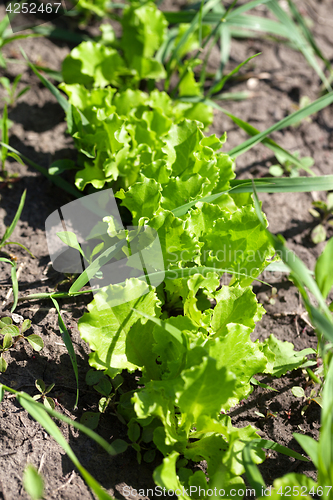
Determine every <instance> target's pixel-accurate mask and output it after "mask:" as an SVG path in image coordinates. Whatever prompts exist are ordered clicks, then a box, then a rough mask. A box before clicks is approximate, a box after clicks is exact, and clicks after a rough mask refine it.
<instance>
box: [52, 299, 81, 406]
mask: <svg viewBox="0 0 333 500" xmlns="http://www.w3.org/2000/svg"><path fill="white" fill-rule="evenodd" d="M51 300H52V302H53V305H54V307H55V308H56V311H57V313H58V325H59V329H60V333H61V336H62V339H63V341H64V342H65V345H66V348H67V352H68V354H69V357H70V360H71V363H72V366H73V370H74V375H75V380H76V400H75V405H74V409H75V408H77V403H78V401H79V372H78V368H77V361H76V354H75V351H74V347H73V342H72V339H71V336H70V335H69V333H68V330H67V328H66V325H65V323H64V320H63V319H62V316H61V313H60V308H59V304H58V302H57V301H56V299H55V298H54V297H52V295H51Z"/></svg>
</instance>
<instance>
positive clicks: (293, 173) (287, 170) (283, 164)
mask: <svg viewBox="0 0 333 500" xmlns="http://www.w3.org/2000/svg"><path fill="white" fill-rule="evenodd" d="M275 156H276V158H277V160H278V162H279V164H276V165H272V166H271V167H269V173H270V174H271V175H272V176H273V177H282V176H283V175H284V174H286V175H289V177H299V172H300V168H299V166H298V165H297V164H296V163H293V162H292V161H291V160H286V159H285V158H284V157H283V156H282V155H279V154H278V153H276V154H275ZM294 156H295V158H296V159H297V160H299V162H300V163H301V164H302V165H303V168H304V170H306V171H307V172H311V167H312V166H313V164H314V159H313V158H311V156H304V157H303V158H300V152H299V151H295V153H294Z"/></svg>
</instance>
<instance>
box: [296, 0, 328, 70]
mask: <svg viewBox="0 0 333 500" xmlns="http://www.w3.org/2000/svg"><path fill="white" fill-rule="evenodd" d="M288 5H289V9H290V11H291V13H292V14H293V16H294V17H295V19H296V21H297V22H298V24H299V26H300V28H301V30H302V32H303V35H304V36H305V38H306V39H307V41H308V42H309V44H310V45H311V47H312V49H313V51H314V53H315V54H316V55H317V56H318V57H319V58H320V59H321V60H322V61H323V62H324V64H325V66H326V68H327V69H328V70H329V71H330V72H332V65H331V63H330V62H329V60H328V59H327V58H326V57H325V56H324V55H323V53H322V51H321V50H320V48H319V47H318V45H317V43H316V41H315V39H314V37H313V35H312V33H311V31H310V30H309V28H308V27H307V25H306V22H305V20H304V18H303V16H302V15H301V13H300V12H299V10H298V9H297V7H296V5H295V3H294V2H293V1H292V0H288Z"/></svg>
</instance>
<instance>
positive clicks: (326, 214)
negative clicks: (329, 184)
mask: <svg viewBox="0 0 333 500" xmlns="http://www.w3.org/2000/svg"><path fill="white" fill-rule="evenodd" d="M312 205H313V207H314V208H309V212H310V214H311V215H312V216H313V217H315V218H316V219H320V223H319V224H318V225H317V226H316V227H315V228H314V229H313V230H312V231H311V240H312V241H313V243H315V244H317V243H321V242H322V241H325V240H326V236H327V225H330V226H333V219H331V217H332V216H333V193H328V195H327V198H326V201H322V200H317V201H313V202H312Z"/></svg>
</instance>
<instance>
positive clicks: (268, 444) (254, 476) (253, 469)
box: [242, 439, 309, 497]
mask: <svg viewBox="0 0 333 500" xmlns="http://www.w3.org/2000/svg"><path fill="white" fill-rule="evenodd" d="M258 447H260V448H265V449H266V450H274V451H277V452H279V453H282V454H283V455H286V456H287V457H292V458H295V459H296V460H301V461H302V462H309V460H308V459H307V458H306V457H303V455H300V454H299V453H297V452H296V451H293V450H291V449H290V448H287V447H286V446H282V445H281V444H278V443H274V441H269V440H267V439H253V440H252V441H250V442H249V443H247V445H246V446H245V447H244V448H243V452H242V455H243V464H244V468H245V472H246V476H247V479H248V480H249V483H250V485H251V486H252V488H254V489H255V492H256V495H257V496H258V497H262V489H265V488H266V485H265V482H264V480H263V477H262V475H261V474H260V472H259V469H258V467H257V465H256V464H255V463H254V462H253V460H252V457H251V449H252V448H258Z"/></svg>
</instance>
